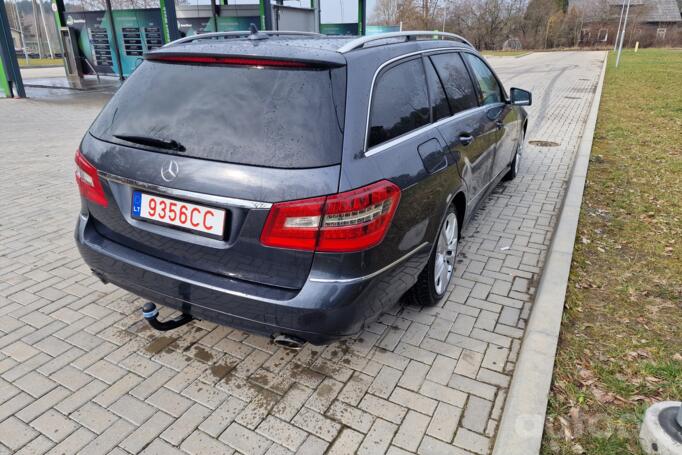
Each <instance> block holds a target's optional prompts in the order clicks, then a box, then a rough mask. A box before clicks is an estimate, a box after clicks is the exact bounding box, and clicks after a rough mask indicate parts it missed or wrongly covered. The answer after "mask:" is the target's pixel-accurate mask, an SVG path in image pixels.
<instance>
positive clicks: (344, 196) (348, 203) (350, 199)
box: [261, 180, 400, 253]
mask: <svg viewBox="0 0 682 455" xmlns="http://www.w3.org/2000/svg"><path fill="white" fill-rule="evenodd" d="M399 201H400V188H398V187H397V186H396V185H394V184H393V183H391V182H389V181H387V180H382V181H380V182H377V183H373V184H371V185H368V186H365V187H362V188H359V189H356V190H351V191H346V192H345V193H339V194H334V195H331V196H325V197H316V198H312V199H303V200H300V201H290V202H280V203H277V204H274V205H273V206H272V208H271V209H270V213H269V215H268V219H267V221H266V222H265V227H264V228H263V232H262V233H261V243H263V244H264V245H266V246H273V247H278V248H290V249H296V250H306V251H320V252H337V253H338V252H344V253H345V252H353V251H361V250H365V249H368V248H371V247H373V246H375V245H378V244H379V243H381V241H382V240H383V239H384V236H385V235H386V232H387V231H388V227H389V226H390V224H391V220H392V219H393V214H394V213H395V210H396V208H397V207H398V202H399Z"/></svg>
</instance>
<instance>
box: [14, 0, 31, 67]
mask: <svg viewBox="0 0 682 455" xmlns="http://www.w3.org/2000/svg"><path fill="white" fill-rule="evenodd" d="M14 10H15V11H16V12H17V22H18V23H19V36H20V37H21V47H22V48H23V50H24V58H25V59H26V64H27V65H28V52H27V51H26V38H24V24H22V23H21V14H20V13H19V7H18V6H17V0H14Z"/></svg>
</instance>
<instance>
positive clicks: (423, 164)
mask: <svg viewBox="0 0 682 455" xmlns="http://www.w3.org/2000/svg"><path fill="white" fill-rule="evenodd" d="M424 63H425V62H424V59H423V58H422V56H421V55H418V56H414V57H411V58H408V59H406V60H402V61H399V62H397V63H394V64H391V65H390V66H388V67H386V68H384V69H383V70H382V71H381V72H380V73H379V74H378V76H377V78H376V82H375V85H374V87H373V90H372V100H371V107H370V115H369V125H368V133H369V134H368V140H367V151H366V153H365V159H366V160H367V166H374V165H375V166H377V168H378V169H380V170H381V172H382V174H383V177H384V178H386V179H389V180H391V181H394V182H395V183H397V184H398V185H400V186H401V187H402V188H403V191H402V194H401V199H400V208H399V209H398V211H397V212H396V214H395V218H394V220H393V223H392V224H393V225H395V226H400V227H401V229H402V232H403V235H404V236H403V237H402V238H401V239H400V241H399V245H400V249H401V250H402V251H409V249H411V248H414V247H416V246H417V245H418V244H419V243H420V242H422V241H424V240H425V239H431V238H432V237H433V236H434V235H435V231H434V232H433V233H431V232H429V231H428V230H429V229H430V230H431V231H433V230H434V229H437V228H438V223H439V222H440V219H439V217H440V213H437V212H436V210H434V207H441V206H442V205H443V204H444V203H445V200H444V198H443V197H442V196H443V194H444V189H445V188H448V187H449V186H451V183H450V184H448V181H449V180H451V179H452V175H451V174H450V173H451V172H454V173H455V174H456V173H457V168H456V167H455V166H453V164H454V161H453V160H452V159H450V157H449V156H448V149H447V147H446V145H445V143H444V141H443V138H442V136H441V135H440V133H439V132H438V130H437V128H436V127H434V126H433V122H434V120H437V119H438V118H439V116H441V115H449V108H448V106H447V102H445V103H443V101H445V100H444V99H443V95H442V94H441V95H439V94H438V93H436V92H435V91H433V90H429V85H428V84H427V73H426V72H425V66H424ZM426 63H428V62H426ZM432 88H433V86H432ZM439 99H440V100H441V102H440V103H439V101H438V100H439ZM432 105H433V109H432ZM455 177H456V175H455Z"/></svg>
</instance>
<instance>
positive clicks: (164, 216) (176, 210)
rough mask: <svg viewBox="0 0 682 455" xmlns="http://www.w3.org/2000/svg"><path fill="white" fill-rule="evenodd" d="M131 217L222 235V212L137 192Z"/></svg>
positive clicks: (223, 224) (223, 228) (223, 227)
mask: <svg viewBox="0 0 682 455" xmlns="http://www.w3.org/2000/svg"><path fill="white" fill-rule="evenodd" d="M132 215H133V217H135V218H140V219H143V220H150V221H154V222H156V223H159V224H163V225H168V226H175V227H179V228H182V229H187V230H190V231H196V232H200V233H203V234H210V235H214V236H218V237H221V238H222V237H223V233H224V232H225V210H224V209H217V208H215V207H206V206H204V205H198V204H192V203H189V202H184V201H178V200H175V199H168V198H165V197H161V196H156V195H152V194H146V193H142V192H140V191H134V192H133V207H132Z"/></svg>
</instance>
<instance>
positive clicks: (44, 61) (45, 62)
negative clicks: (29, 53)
mask: <svg viewBox="0 0 682 455" xmlns="http://www.w3.org/2000/svg"><path fill="white" fill-rule="evenodd" d="M17 60H19V66H21V67H26V66H62V65H63V64H64V60H62V59H61V58H29V59H28V63H26V59H25V58H24V57H19V56H18V57H17Z"/></svg>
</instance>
